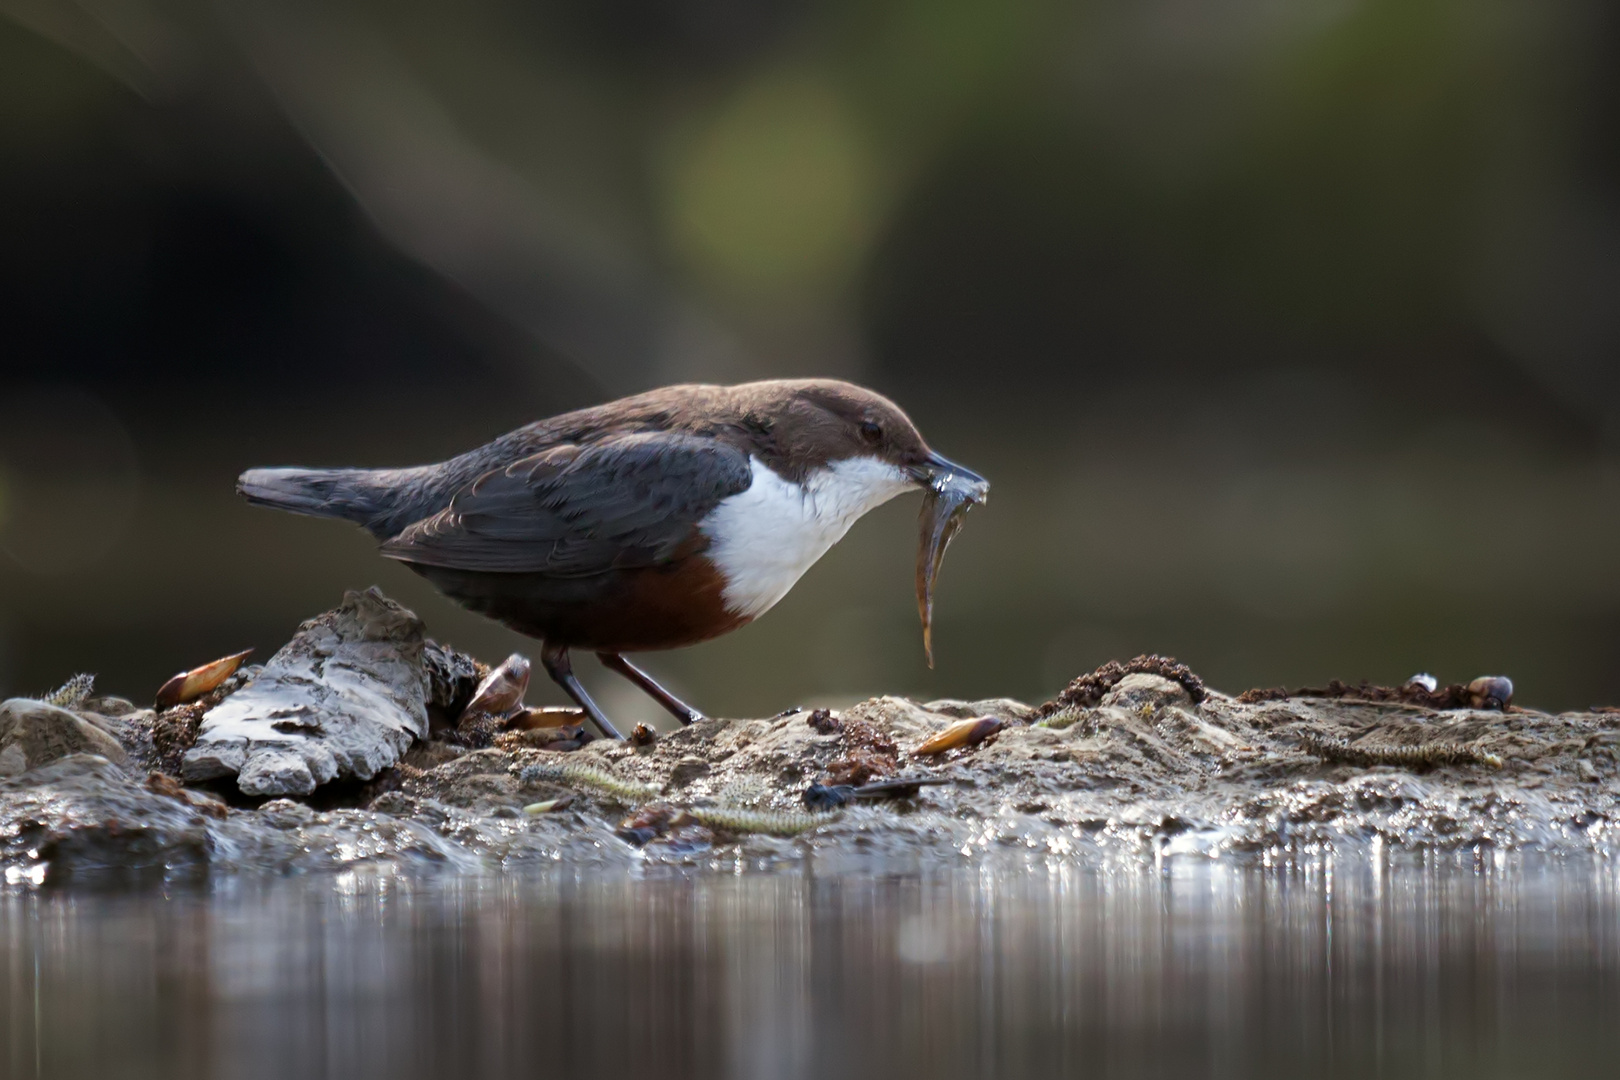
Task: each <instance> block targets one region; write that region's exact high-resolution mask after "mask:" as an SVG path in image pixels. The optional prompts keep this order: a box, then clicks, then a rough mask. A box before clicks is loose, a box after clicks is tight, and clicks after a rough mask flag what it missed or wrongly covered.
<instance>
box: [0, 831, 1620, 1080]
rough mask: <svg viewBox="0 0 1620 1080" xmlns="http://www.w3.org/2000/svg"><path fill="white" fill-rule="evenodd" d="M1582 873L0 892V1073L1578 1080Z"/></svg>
mask: <svg viewBox="0 0 1620 1080" xmlns="http://www.w3.org/2000/svg"><path fill="white" fill-rule="evenodd" d="M1617 885H1620V873H1617V871H1616V869H1615V868H1614V867H1613V866H1611V865H1608V864H1604V863H1591V862H1581V863H1565V862H1552V861H1543V862H1539V863H1537V862H1533V861H1529V862H1527V861H1522V860H1511V861H1508V862H1506V863H1504V864H1501V865H1498V864H1497V863H1494V862H1485V863H1474V862H1471V861H1469V860H1461V861H1451V860H1439V861H1428V862H1416V863H1412V864H1409V865H1399V866H1394V865H1391V864H1390V863H1389V862H1388V861H1386V860H1382V859H1357V860H1354V861H1346V860H1344V859H1339V860H1337V861H1335V860H1330V859H1323V860H1320V861H1316V862H1311V863H1308V864H1305V865H1290V866H1284V867H1275V868H1266V867H1248V868H1243V867H1234V866H1230V865H1227V864H1224V863H1211V862H1207V861H1202V860H1199V861H1193V860H1176V861H1174V862H1172V863H1171V864H1169V866H1168V867H1167V868H1165V867H1161V868H1156V869H1155V868H1147V869H1140V870H1123V871H1114V872H1101V871H1085V870H1079V869H1074V868H1054V869H1050V870H1048V869H1037V870H1033V871H1031V870H1028V869H1021V870H1018V871H1011V870H996V869H982V870H974V871H960V872H955V871H942V872H939V873H937V874H922V875H913V876H906V877H894V878H886V877H873V876H833V877H818V876H815V875H813V874H810V873H807V872H791V873H777V874H742V875H735V876H732V875H717V874H702V875H693V876H689V877H682V876H667V877H654V878H649V877H638V876H629V875H623V876H604V875H602V874H601V873H599V872H598V873H596V874H594V875H590V876H581V875H577V874H573V873H565V872H557V873H554V874H551V875H549V876H544V877H532V876H530V877H522V878H517V877H501V876H485V877H473V878H466V877H461V878H450V879H445V880H438V881H427V882H422V881H415V882H413V881H407V880H400V879H398V878H389V877H367V876H364V875H346V876H343V877H340V878H335V879H334V878H309V879H295V880H281V881H276V882H271V883H264V882H257V883H256V882H251V881H245V880H239V881H228V882H224V883H217V884H215V885H213V886H211V887H209V888H208V889H206V890H204V891H200V892H180V893H171V894H158V893H149V894H137V895H129V894H119V895H108V894H83V893H79V894H73V893H52V892H49V891H45V892H41V891H30V890H15V891H11V892H7V893H4V894H0V1008H3V1016H4V1026H3V1027H0V1036H3V1050H0V1064H3V1067H4V1069H5V1074H4V1075H5V1076H6V1077H33V1076H42V1077H69V1076H96V1077H105V1078H112V1077H191V1076H197V1077H204V1076H206V1077H291V1076H297V1077H326V1076H332V1077H370V1076H378V1077H383V1076H386V1077H392V1078H410V1077H418V1076H420V1077H450V1076H519V1075H522V1076H615V1077H687V1076H691V1077H700V1076H701V1077H715V1076H729V1077H746V1078H771V1077H806V1078H817V1080H825V1078H832V1077H861V1076H902V1075H928V1076H931V1077H944V1078H949V1077H1010V1076H1058V1075H1086V1076H1103V1077H1106V1076H1253V1075H1279V1076H1281V1075H1315V1076H1344V1077H1363V1076H1366V1077H1373V1076H1378V1077H1403V1076H1419V1075H1421V1076H1442V1077H1444V1076H1459V1077H1462V1076H1466V1077H1469V1078H1471V1080H1479V1078H1486V1077H1498V1076H1502V1077H1506V1076H1529V1075H1535V1076H1538V1077H1548V1076H1593V1075H1602V1074H1606V1073H1608V1072H1610V1071H1611V1070H1612V1067H1613V1063H1614V1061H1615V1053H1616V1051H1617V1050H1620V1024H1617V1023H1616V1021H1617V1020H1620V921H1617V916H1620V888H1617Z"/></svg>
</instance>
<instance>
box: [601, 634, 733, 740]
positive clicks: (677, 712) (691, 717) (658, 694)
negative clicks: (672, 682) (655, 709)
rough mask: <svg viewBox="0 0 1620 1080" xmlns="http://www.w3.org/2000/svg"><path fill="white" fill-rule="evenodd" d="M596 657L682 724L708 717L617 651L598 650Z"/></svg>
mask: <svg viewBox="0 0 1620 1080" xmlns="http://www.w3.org/2000/svg"><path fill="white" fill-rule="evenodd" d="M596 658H597V659H598V660H600V661H602V664H603V666H604V667H606V668H607V669H608V670H609V671H617V672H618V673H619V674H620V675H623V676H624V677H625V678H627V679H629V680H630V681H631V682H633V683H635V684H636V685H637V686H639V687H640V688H641V689H642V692H643V693H645V694H646V695H647V696H648V697H650V698H652V699H653V700H654V701H656V702H658V704H660V705H662V706H663V707H664V708H665V709H668V710H669V712H670V715H672V716H674V717H675V719H677V720H679V721H680V722H681V723H682V724H693V723H696V722H697V721H699V720H707V719H708V717H706V716H704V715H703V714H702V713H700V712H698V711H697V710H696V709H694V708H692V706H690V705H688V704H687V703H686V702H684V701H682V700H681V699H680V698H678V697H676V696H675V695H674V694H672V693H670V692H669V691H668V690H665V689H664V688H663V687H662V686H659V685H658V682H657V680H655V679H654V678H653V677H652V676H651V675H649V674H647V673H646V672H645V671H642V670H641V669H640V668H638V667H636V665H634V664H632V663H631V662H630V661H628V660H626V659H625V658H624V657H622V656H620V655H619V654H618V653H614V652H599V653H597V654H596Z"/></svg>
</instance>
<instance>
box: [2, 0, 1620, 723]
mask: <svg viewBox="0 0 1620 1080" xmlns="http://www.w3.org/2000/svg"><path fill="white" fill-rule="evenodd" d="M0 12H3V13H4V15H5V17H4V18H0V310H3V312H4V319H3V322H0V692H25V691H39V690H42V689H46V688H49V687H50V686H53V685H55V684H56V683H58V682H60V681H61V680H62V679H63V678H65V677H66V676H67V675H69V674H72V673H73V672H75V671H79V670H89V671H94V672H98V673H99V674H100V676H101V680H102V683H101V684H102V686H103V687H104V688H105V689H107V690H109V691H113V692H121V693H125V694H128V695H131V696H135V697H141V698H144V697H147V696H149V695H150V693H151V692H152V691H153V690H154V689H155V688H156V687H157V685H158V684H159V682H160V681H161V680H162V679H163V678H165V677H166V676H168V675H169V674H171V673H172V672H173V671H175V670H177V669H179V668H181V667H183V666H189V665H191V664H195V663H199V662H202V661H204V660H208V659H211V658H213V657H215V656H218V655H220V654H223V653H226V652H230V651H234V650H236V649H239V648H242V647H245V646H247V645H256V646H258V647H259V648H260V653H259V654H258V659H260V660H262V659H264V658H265V657H266V656H268V655H269V653H270V652H271V651H272V650H274V648H276V647H277V646H278V645H279V644H280V643H281V642H282V641H284V640H285V639H286V637H287V636H288V635H289V634H290V633H291V632H292V630H293V628H294V627H295V626H296V625H297V623H298V622H299V620H300V619H302V618H304V617H307V616H309V615H312V614H314V613H316V612H318V611H321V610H323V609H325V608H327V607H329V606H331V605H332V604H333V603H334V602H336V600H337V599H338V598H339V596H340V594H341V592H342V591H343V590H344V589H345V588H349V587H356V586H365V585H369V584H372V583H376V584H379V585H381V586H382V588H383V589H384V591H386V592H387V593H389V594H390V595H392V596H394V597H396V598H398V599H400V600H401V601H403V602H405V603H407V604H409V605H411V606H412V607H413V608H414V609H415V610H416V611H417V612H418V613H419V614H420V615H422V616H423V617H424V618H425V619H426V621H427V623H428V625H429V628H430V631H431V632H432V633H433V634H434V635H435V636H437V637H439V638H440V639H441V640H446V641H449V642H451V643H453V644H455V645H458V646H460V647H463V648H466V649H470V650H472V651H474V652H476V653H477V654H478V655H480V656H482V657H484V658H486V659H498V658H499V657H501V656H503V655H505V654H506V653H507V652H509V651H511V650H512V649H514V648H517V649H524V650H526V651H528V652H530V653H531V654H532V653H533V651H534V646H533V645H532V643H525V642H524V641H523V639H520V638H518V637H516V636H515V635H512V634H510V633H508V632H506V631H504V630H502V629H501V628H499V627H496V626H494V625H492V624H488V623H485V622H483V621H481V620H479V619H477V618H475V617H473V616H470V615H467V614H465V613H463V612H461V611H460V610H459V609H458V608H456V607H455V606H453V605H452V604H450V603H449V602H447V601H445V600H443V599H441V598H439V597H438V596H436V595H435V594H434V593H433V592H432V590H431V589H430V588H429V587H428V586H426V585H425V584H424V583H423V582H421V581H420V580H419V579H417V578H416V577H414V576H413V575H411V574H410V573H409V572H407V571H405V570H403V569H402V568H400V567H398V566H396V565H393V564H391V563H388V562H386V561H384V560H382V559H379V558H377V557H376V556H375V554H374V553H373V545H372V543H371V542H370V541H369V540H368V539H367V538H366V537H365V536H363V535H362V534H360V533H359V532H358V531H356V530H353V529H351V528H348V527H346V526H344V525H341V524H339V523H335V522H324V521H313V520H308V519H301V518H294V517H290V516H285V515H279V514H275V513H271V512H267V511H260V510H253V509H250V508H248V507H247V506H245V505H243V504H242V503H241V502H240V501H239V500H238V499H237V498H236V497H235V495H234V494H233V491H232V481H233V479H234V477H235V475H236V474H237V473H238V472H239V471H240V470H241V469H243V468H245V467H248V466H253V465H270V464H306V465H321V464H377V465H382V464H405V463H416V462H423V461H431V460H437V459H439V458H442V457H444V456H447V455H449V454H451V453H454V452H456V451H459V450H462V449H466V448H468V447H470V446H473V445H476V444H478V443H480V442H482V441H484V440H485V439H487V438H489V437H491V436H494V435H496V434H498V433H500V432H502V431H504V430H507V429H508V428H510V427H513V426H516V425H518V424H520V423H523V422H526V421H528V420H531V419H535V418H538V417H541V416H545V415H548V414H552V413H555V412H559V411H562V410H565V409H569V408H573V407H578V406H581V405H585V404H589V403H592V402H596V401H601V400H605V399H607V398H610V397H615V396H618V395H621V394H624V393H629V392H633V391H636V390H640V389H644V388H647V387H651V386H655V385H659V384H663V383H669V382H674V381H682V380H709V381H736V380H741V379H746V378H751V377H760V376H769V375H785V374H818V375H834V376H842V377H846V378H851V379H856V380H859V381H861V382H864V383H867V384H869V385H872V386H874V387H876V388H878V389H880V390H882V391H884V392H886V393H888V394H890V395H891V396H893V397H894V398H896V399H897V400H898V401H899V402H900V403H901V404H902V405H903V406H905V407H906V408H908V409H909V410H910V411H911V413H912V415H913V417H914V418H915V419H916V420H917V421H918V424H919V426H920V427H921V429H922V430H923V431H924V433H925V434H926V435H927V436H928V437H929V438H930V440H931V441H932V442H933V443H934V444H935V445H936V446H937V447H938V448H940V449H941V450H942V451H944V452H945V453H947V454H949V455H951V456H953V457H956V458H959V459H960V460H962V461H964V462H965V463H968V464H969V465H971V466H973V467H974V468H976V469H979V470H981V471H982V472H984V473H985V474H986V475H988V476H989V477H990V478H991V479H992V481H993V482H994V492H993V499H992V501H991V503H990V505H989V506H988V507H987V508H986V509H985V510H983V511H980V512H978V513H976V514H975V515H974V516H973V518H971V519H970V520H969V522H968V526H967V528H966V529H965V530H964V532H963V534H962V536H961V538H960V539H959V540H958V541H957V543H956V545H955V547H954V548H953V549H952V553H951V557H950V559H949V560H948V561H947V563H946V567H945V570H944V573H943V575H942V579H941V586H940V598H939V616H938V624H937V628H936V637H935V640H936V650H937V654H938V657H939V667H938V669H937V670H935V671H932V672H931V671H929V670H928V669H927V668H926V666H925V665H924V663H923V657H922V647H921V642H920V634H919V631H918V627H917V624H916V614H915V607H914V601H913V598H912V593H911V575H912V560H913V552H914V548H915V525H914V517H913V516H914V514H915V512H916V500H914V499H911V500H902V501H900V502H898V503H896V504H893V505H891V506H888V507H885V508H884V509H882V510H881V511H879V512H877V513H874V514H873V515H872V516H871V518H870V519H868V520H866V521H864V522H862V523H861V524H860V525H859V526H857V527H856V529H855V530H854V531H853V532H852V534H851V535H850V536H849V537H848V538H847V539H846V540H845V541H844V542H843V543H842V544H840V545H839V546H838V547H837V548H835V549H834V551H833V552H832V553H831V554H830V555H829V556H828V557H827V558H826V559H825V560H824V561H823V562H822V564H821V565H819V566H817V567H816V568H815V569H814V570H813V571H812V572H811V573H810V574H809V575H808V577H807V578H806V579H805V581H804V582H803V583H801V585H800V586H799V587H798V589H796V590H795V591H794V592H793V593H792V594H790V596H789V597H788V599H787V600H786V601H784V602H783V603H782V604H781V606H780V607H778V608H777V609H776V610H775V611H773V612H772V613H771V614H770V615H769V616H767V617H766V618H765V619H763V620H762V621H761V622H760V623H758V624H756V625H755V626H752V627H750V628H748V629H746V630H744V631H742V632H739V633H737V634H735V635H733V636H731V637H728V638H725V639H722V640H720V641H717V642H714V643H712V644H709V645H705V646H702V647H699V648H695V649H691V650H687V651H685V652H681V653H673V654H666V655H657V656H653V657H650V658H647V662H648V665H649V666H650V667H651V668H652V669H653V670H654V671H655V672H657V673H659V674H661V675H664V676H666V677H667V678H668V679H669V680H670V681H671V682H672V684H673V685H674V686H675V687H677V688H678V689H679V690H681V691H683V692H684V693H686V694H687V695H689V696H690V698H691V699H692V700H693V701H694V702H695V703H696V704H698V705H699V706H701V707H703V708H705V709H706V710H709V711H711V712H714V713H717V714H733V715H747V714H752V715H759V714H768V713H771V712H775V711H776V710H778V709H781V708H783V707H785V706H788V705H793V704H807V703H811V702H820V701H834V702H836V701H842V700H848V699H851V698H854V697H857V696H861V695H865V694H868V693H873V692H880V691H888V692H897V693H908V694H916V695H922V696H925V697H932V696H940V695H946V694H951V695H973V696H983V695H991V694H1012V695H1016V696H1021V697H1024V698H1027V699H1031V700H1042V699H1044V698H1046V697H1048V696H1050V695H1051V694H1052V693H1053V692H1054V691H1055V690H1057V689H1058V688H1059V687H1060V686H1061V685H1062V684H1063V683H1064V682H1065V681H1066V680H1067V679H1068V678H1070V677H1071V676H1073V675H1074V674H1076V673H1079V672H1082V671H1086V670H1089V669H1091V668H1092V667H1094V666H1095V665H1096V664H1098V663H1099V662H1101V661H1103V660H1106V659H1109V658H1112V657H1120V658H1123V657H1127V656H1130V655H1133V654H1135V653H1137V652H1142V651H1149V650H1152V651H1159V652H1166V653H1171V654H1174V655H1176V656H1178V657H1180V658H1181V659H1183V660H1185V661H1187V662H1189V663H1190V664H1191V665H1192V666H1193V667H1194V668H1195V669H1196V670H1198V671H1199V672H1201V673H1202V674H1203V675H1204V676H1205V677H1206V678H1208V679H1209V680H1211V681H1212V682H1213V683H1214V684H1215V685H1216V686H1219V687H1221V688H1224V689H1227V690H1231V691H1237V690H1241V689H1243V688H1245V687H1248V686H1251V685H1274V684H1279V683H1303V682H1314V681H1320V680H1325V679H1328V678H1332V677H1342V678H1346V679H1359V678H1363V677H1365V678H1372V679H1376V680H1381V681H1392V680H1393V681H1398V680H1400V679H1403V678H1405V677H1406V676H1407V675H1409V674H1411V673H1412V672H1414V671H1417V670H1429V671H1432V672H1433V673H1434V674H1435V675H1437V676H1439V677H1440V679H1441V680H1442V681H1452V680H1464V679H1468V678H1471V677H1473V676H1476V675H1480V674H1484V673H1501V674H1507V675H1510V676H1512V677H1513V678H1514V680H1515V682H1516V683H1517V685H1518V688H1519V700H1520V702H1521V703H1523V704H1530V705H1537V706H1541V707H1548V708H1563V707H1576V706H1584V705H1588V704H1591V703H1594V702H1613V701H1620V664H1617V663H1616V661H1617V659H1620V551H1617V550H1616V548H1617V544H1616V539H1615V538H1616V536H1617V535H1620V446H1617V440H1620V425H1617V420H1620V411H1617V404H1620V399H1617V393H1620V368H1617V365H1616V360H1617V359H1620V7H1617V6H1616V5H1614V4H1613V3H1612V2H1609V0H1466V2H1464V0H1360V2H1358V0H1228V2H1225V3H1212V2H1208V0H1138V2H1135V3H1130V4H1120V3H1103V2H1070V3H1051V2H1041V0H929V2H922V0H862V2H859V3H855V2H848V0H551V2H534V0H462V2H460V3H456V4H445V3H432V4H429V3H419V2H415V0H391V2H389V3H382V2H378V0H325V2H322V3H313V2H304V0H218V2H214V3H209V2H204V0H173V2H170V0H130V2H126V0H78V2H76V3H75V2H67V0H0ZM581 666H582V668H583V669H584V672H583V674H584V677H585V678H586V679H587V681H588V682H589V683H590V685H592V686H593V687H595V688H597V689H599V690H600V691H601V692H602V694H603V697H604V698H605V700H606V704H607V705H608V707H609V708H610V709H612V710H614V711H615V712H616V713H617V714H618V715H620V716H622V717H624V718H625V719H626V720H629V719H632V718H643V717H648V716H649V712H648V710H649V706H648V705H647V703H645V702H644V701H643V700H642V699H640V698H639V697H638V696H637V695H635V694H634V693H633V692H631V691H629V690H628V688H626V687H623V686H622V685H621V684H620V683H619V681H618V680H616V679H612V678H610V677H605V676H604V675H602V674H601V673H600V672H599V671H597V670H596V668H595V665H594V664H590V663H585V664H582V665H581ZM554 700H561V699H560V697H559V696H558V695H556V694H555V693H554V692H553V691H552V689H551V688H550V687H543V688H539V689H537V691H536V692H534V693H532V694H531V701H554Z"/></svg>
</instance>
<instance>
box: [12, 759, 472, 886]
mask: <svg viewBox="0 0 1620 1080" xmlns="http://www.w3.org/2000/svg"><path fill="white" fill-rule="evenodd" d="M180 794H181V795H182V796H183V798H177V797H175V795H174V793H173V791H172V789H171V787H170V785H169V784H163V783H159V784H157V785H154V786H151V787H149V786H148V784H147V783H142V782H139V781H137V780H136V779H134V778H133V777H131V776H130V775H129V774H128V773H126V772H125V771H124V770H123V769H120V768H119V767H118V766H116V765H113V764H111V763H110V762H108V761H107V760H106V759H105V758H101V757H94V756H91V755H88V754H74V755H71V756H69V757H65V758H61V759H59V760H57V761H53V762H51V763H50V764H48V765H45V766H43V767H42V768H39V769H36V770H34V771H32V772H30V773H29V774H28V775H27V776H25V777H14V778H10V779H0V881H5V882H16V883H21V882H30V883H33V884H47V885H62V884H69V883H75V882H90V881H93V882H96V883H98V884H111V883H141V882H148V881H174V880H182V881H184V880H193V881H194V880H197V879H199V878H201V877H204V876H207V875H211V874H216V873H226V874H231V873H247V874H255V873H265V874H285V873H300V872H311V871H331V870H341V869H344V868H348V867H355V866H362V865H367V864H370V865H374V866H379V867H385V868H388V869H391V870H392V871H394V872H399V871H404V870H408V869H412V868H421V869H426V870H440V869H445V868H449V869H452V870H472V869H475V868H477V867H479V866H480V865H482V863H481V861H480V859H479V857H478V856H476V855H474V854H473V853H472V852H469V851H468V850H467V849H466V848H464V847H462V846H461V845H460V844H458V843H456V842H455V841H454V840H450V839H447V838H445V837H443V836H440V835H438V834H437V833H435V832H434V831H432V830H431V829H429V828H427V827H426V826H424V825H422V824H421V823H419V822H415V821H405V820H400V819H398V818H392V817H389V816H388V815H386V814H373V813H368V812H366V811H362V810H334V811H330V812H327V813H320V812H317V811H315V810H313V809H311V808H310V807H308V806H305V805H303V804H302V803H296V802H292V801H290V800H287V799H274V800H271V801H269V802H267V803H265V804H264V806H263V807H262V808H261V809H260V810H257V811H247V812H236V813H229V814H222V813H221V812H220V809H221V808H217V807H215V806H213V805H209V804H208V803H206V802H205V801H204V800H206V799H207V796H206V795H203V794H202V793H200V792H195V791H189V790H188V791H184V792H181V793H180Z"/></svg>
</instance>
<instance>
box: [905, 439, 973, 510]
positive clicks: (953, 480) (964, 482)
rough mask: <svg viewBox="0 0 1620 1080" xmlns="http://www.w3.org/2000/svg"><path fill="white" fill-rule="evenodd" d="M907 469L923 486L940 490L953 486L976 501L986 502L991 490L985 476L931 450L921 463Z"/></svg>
mask: <svg viewBox="0 0 1620 1080" xmlns="http://www.w3.org/2000/svg"><path fill="white" fill-rule="evenodd" d="M906 471H907V472H909V473H910V474H911V477H912V479H914V480H916V481H917V483H918V484H919V485H920V486H922V487H927V488H933V489H934V490H935V491H938V492H944V491H945V490H946V489H947V488H952V489H955V490H958V491H960V492H961V493H962V494H964V495H966V496H967V497H968V498H969V500H970V501H972V502H976V503H982V502H984V498H985V495H986V494H988V492H989V491H990V482H989V481H988V480H986V479H985V478H984V477H982V476H980V475H979V474H978V473H976V472H974V471H973V470H972V469H966V468H963V467H962V466H960V465H958V464H957V463H956V462H954V461H952V460H950V459H949V458H946V457H941V456H940V455H939V454H936V453H934V452H933V451H931V450H930V451H929V452H928V457H927V458H925V459H924V460H923V461H922V463H921V464H918V465H912V466H910V467H908V468H907V470H906Z"/></svg>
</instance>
